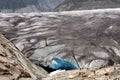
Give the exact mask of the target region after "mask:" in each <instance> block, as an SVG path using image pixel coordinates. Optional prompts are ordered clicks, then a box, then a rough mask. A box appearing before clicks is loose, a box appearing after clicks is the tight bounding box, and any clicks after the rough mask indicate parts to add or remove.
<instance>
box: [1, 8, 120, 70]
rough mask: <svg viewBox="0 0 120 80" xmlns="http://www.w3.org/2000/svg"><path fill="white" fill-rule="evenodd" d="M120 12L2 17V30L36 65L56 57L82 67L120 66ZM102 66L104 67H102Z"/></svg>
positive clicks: (6, 15)
mask: <svg viewBox="0 0 120 80" xmlns="http://www.w3.org/2000/svg"><path fill="white" fill-rule="evenodd" d="M119 15H120V9H119V8H118V9H101V10H88V11H70V12H54V13H52V12H51V13H30V14H28V13H23V14H20V13H18V14H16V13H13V14H4V13H1V14H0V20H1V21H5V22H7V23H10V24H12V26H10V27H9V29H8V28H7V29H6V28H5V27H8V26H7V25H4V27H3V26H2V25H0V27H1V28H2V29H0V31H1V32H2V33H4V34H5V36H6V37H7V38H8V39H9V40H10V41H12V42H13V43H14V44H15V45H16V46H17V47H18V49H19V50H20V51H21V52H22V53H23V54H24V55H25V56H26V57H28V58H29V59H30V60H31V61H35V63H36V64H38V65H39V64H42V65H47V64H49V63H51V61H52V58H53V57H60V58H62V59H65V60H68V61H70V62H72V63H74V64H76V61H75V60H74V58H73V56H72V54H71V53H74V55H75V57H76V59H77V61H78V63H79V65H80V68H90V69H93V70H94V69H99V68H103V67H106V66H112V65H114V64H118V63H120V46H119V45H120V35H119V34H120V28H119V25H120V23H119V22H120V16H119ZM98 63H100V64H98Z"/></svg>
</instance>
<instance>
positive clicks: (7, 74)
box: [0, 33, 47, 80]
mask: <svg viewBox="0 0 120 80" xmlns="http://www.w3.org/2000/svg"><path fill="white" fill-rule="evenodd" d="M45 75H47V73H46V71H44V70H43V69H42V68H38V67H37V66H35V65H34V64H33V63H31V62H30V61H29V60H28V59H27V58H26V57H24V56H23V54H22V53H21V52H20V51H19V50H18V49H17V48H16V47H15V46H14V45H13V44H12V43H11V42H10V41H9V40H7V39H6V38H5V37H4V36H3V35H2V34H1V33H0V79H1V80H13V79H15V80H36V79H38V78H42V77H45Z"/></svg>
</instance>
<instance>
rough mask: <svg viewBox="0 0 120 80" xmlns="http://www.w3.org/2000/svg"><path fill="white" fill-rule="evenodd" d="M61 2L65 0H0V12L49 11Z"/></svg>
mask: <svg viewBox="0 0 120 80" xmlns="http://www.w3.org/2000/svg"><path fill="white" fill-rule="evenodd" d="M61 2H63V0H20V1H18V0H17V1H16V0H4V1H0V12H3V13H12V12H16V13H29V12H42V11H43V12H46V11H47V12H48V11H53V9H54V8H55V7H56V6H57V5H59V4H60V3H61ZM13 4H14V5H13Z"/></svg>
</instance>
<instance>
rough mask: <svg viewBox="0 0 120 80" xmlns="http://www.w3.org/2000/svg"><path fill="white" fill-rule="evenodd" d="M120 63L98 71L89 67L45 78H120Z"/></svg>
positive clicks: (94, 79) (87, 79)
mask: <svg viewBox="0 0 120 80" xmlns="http://www.w3.org/2000/svg"><path fill="white" fill-rule="evenodd" d="M119 79H120V65H115V66H111V67H106V68H102V69H99V70H96V71H93V70H89V69H81V70H71V71H66V72H59V73H56V74H55V75H52V76H48V77H47V78H44V79H43V80H119Z"/></svg>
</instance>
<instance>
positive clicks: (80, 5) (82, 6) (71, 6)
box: [55, 0, 120, 11]
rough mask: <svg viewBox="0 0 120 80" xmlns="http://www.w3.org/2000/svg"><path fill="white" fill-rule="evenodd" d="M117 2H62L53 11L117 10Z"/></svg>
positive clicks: (89, 0)
mask: <svg viewBox="0 0 120 80" xmlns="http://www.w3.org/2000/svg"><path fill="white" fill-rule="evenodd" d="M119 7H120V1H119V0H64V2H63V3H61V4H60V5H58V6H57V7H56V8H55V11H72V10H92V9H105V8H119Z"/></svg>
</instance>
